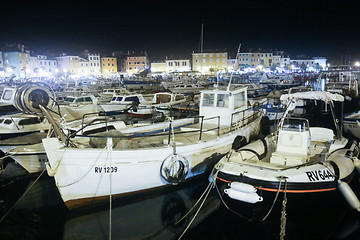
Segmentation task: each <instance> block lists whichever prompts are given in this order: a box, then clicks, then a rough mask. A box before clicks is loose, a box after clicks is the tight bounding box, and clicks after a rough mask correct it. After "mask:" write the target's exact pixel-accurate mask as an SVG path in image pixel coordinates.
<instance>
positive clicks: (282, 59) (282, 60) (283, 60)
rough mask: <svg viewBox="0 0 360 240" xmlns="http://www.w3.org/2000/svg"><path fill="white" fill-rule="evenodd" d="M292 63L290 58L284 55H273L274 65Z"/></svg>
mask: <svg viewBox="0 0 360 240" xmlns="http://www.w3.org/2000/svg"><path fill="white" fill-rule="evenodd" d="M289 64H290V58H289V57H286V56H284V55H273V65H274V66H275V67H286V66H287V65H289Z"/></svg>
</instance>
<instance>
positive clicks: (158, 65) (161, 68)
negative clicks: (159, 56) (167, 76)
mask: <svg viewBox="0 0 360 240" xmlns="http://www.w3.org/2000/svg"><path fill="white" fill-rule="evenodd" d="M150 69H151V72H152V73H165V72H166V62H165V60H160V61H153V62H151V64H150Z"/></svg>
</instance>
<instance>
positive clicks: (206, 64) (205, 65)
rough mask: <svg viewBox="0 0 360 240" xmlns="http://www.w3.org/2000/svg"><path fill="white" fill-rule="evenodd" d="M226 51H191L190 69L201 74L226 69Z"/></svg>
mask: <svg viewBox="0 0 360 240" xmlns="http://www.w3.org/2000/svg"><path fill="white" fill-rule="evenodd" d="M227 59H228V53H227V52H225V51H218V52H203V53H195V52H193V53H192V69H193V71H197V72H200V73H203V74H208V73H212V72H216V71H219V70H226V69H227Z"/></svg>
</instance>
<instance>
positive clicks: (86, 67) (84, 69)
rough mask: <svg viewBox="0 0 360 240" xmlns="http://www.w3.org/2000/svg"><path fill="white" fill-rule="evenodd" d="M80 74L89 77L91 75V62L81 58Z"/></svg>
mask: <svg viewBox="0 0 360 240" xmlns="http://www.w3.org/2000/svg"><path fill="white" fill-rule="evenodd" d="M78 74H81V75H89V74H90V61H89V60H87V59H85V58H81V57H79V65H78Z"/></svg>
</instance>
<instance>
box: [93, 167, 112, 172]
mask: <svg viewBox="0 0 360 240" xmlns="http://www.w3.org/2000/svg"><path fill="white" fill-rule="evenodd" d="M94 170H95V173H116V172H117V170H118V168H117V167H95V168H94Z"/></svg>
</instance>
